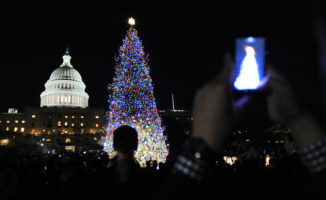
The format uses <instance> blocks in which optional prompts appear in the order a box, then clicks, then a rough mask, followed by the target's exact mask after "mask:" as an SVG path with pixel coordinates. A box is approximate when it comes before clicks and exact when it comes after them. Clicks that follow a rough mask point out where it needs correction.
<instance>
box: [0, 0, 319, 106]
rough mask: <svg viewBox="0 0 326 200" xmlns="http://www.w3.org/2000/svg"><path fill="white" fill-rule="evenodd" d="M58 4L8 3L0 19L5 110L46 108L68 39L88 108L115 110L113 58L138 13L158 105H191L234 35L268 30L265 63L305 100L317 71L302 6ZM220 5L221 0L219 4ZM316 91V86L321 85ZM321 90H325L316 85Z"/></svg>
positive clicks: (305, 10)
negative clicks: (111, 100) (43, 97)
mask: <svg viewBox="0 0 326 200" xmlns="http://www.w3.org/2000/svg"><path fill="white" fill-rule="evenodd" d="M160 2H161V3H158V2H156V1H154V3H151V4H148V3H135V2H134V3H128V2H120V3H112V2H111V3H109V4H108V5H96V6H94V5H74V6H68V5H65V4H60V5H57V6H51V5H49V6H41V7H36V6H35V7H33V6H31V7H28V8H27V7H20V8H17V7H8V8H7V9H6V8H2V9H3V10H2V12H1V18H0V49H1V52H0V69H1V78H0V92H1V93H0V94H1V104H0V112H6V111H7V109H8V108H9V107H16V108H19V109H20V111H21V112H22V111H23V110H22V109H23V108H25V106H39V104H40V94H41V92H42V91H44V84H45V83H46V81H47V80H48V79H49V77H50V74H51V73H52V72H53V70H55V69H56V68H57V67H59V66H60V64H61V63H62V55H63V54H64V52H65V48H66V45H69V47H70V55H71V56H72V60H71V63H72V65H73V66H74V68H75V69H77V70H78V71H79V73H80V74H81V76H82V78H83V81H84V82H85V84H86V92H87V93H88V94H89V96H90V99H89V106H91V107H104V108H105V109H107V107H108V103H107V100H108V91H107V86H108V84H109V83H111V82H112V78H113V74H114V56H115V54H116V53H117V52H118V49H119V47H120V45H121V44H122V40H123V38H124V37H125V35H126V32H127V30H128V28H129V25H128V24H127V20H128V18H129V17H133V18H135V19H136V26H135V28H136V29H137V30H138V34H139V37H140V38H141V40H142V42H143V45H144V48H145V52H146V53H148V54H149V59H150V61H149V64H150V69H151V72H150V75H151V77H152V79H153V83H154V95H155V98H156V103H157V106H158V109H160V110H161V109H171V108H172V105H171V94H172V93H173V94H174V97H175V107H176V109H191V107H192V101H193V98H194V95H195V92H196V90H197V89H199V88H200V87H201V86H203V84H204V83H205V82H206V81H208V80H210V79H211V78H213V76H214V75H216V74H217V73H218V72H219V70H220V69H221V65H222V63H223V55H224V53H226V52H231V53H233V49H234V39H235V37H237V36H248V35H254V36H264V37H266V40H267V41H266V49H267V51H268V54H267V55H266V61H267V62H270V63H272V64H274V65H275V66H276V67H277V68H278V69H280V71H281V72H282V73H284V74H285V76H286V77H288V78H289V80H291V81H293V82H294V84H296V85H297V87H296V88H297V89H298V90H299V92H300V93H301V94H303V96H305V97H306V98H307V99H311V98H313V97H315V96H311V97H309V98H308V97H307V96H309V95H315V94H312V93H313V92H314V91H313V90H311V89H310V88H311V86H313V87H314V86H316V85H317V83H316V82H313V81H315V80H316V79H317V78H316V72H317V69H318V68H317V58H316V56H315V53H316V44H315V39H314V36H313V34H312V32H313V28H312V23H311V22H312V17H311V8H310V7H309V6H307V5H306V3H305V1H299V2H297V4H295V5H294V4H289V5H287V4H284V3H282V2H284V1H280V2H276V1H273V2H274V3H273V4H269V5H262V4H249V3H242V4H238V3H234V2H232V1H231V3H229V4H223V5H216V4H214V3H211V2H210V1H197V2H195V3H189V2H188V3H187V4H182V3H175V2H173V1H171V2H169V1H160ZM212 2H216V1H212ZM317 88H318V87H317ZM317 90H318V89H317Z"/></svg>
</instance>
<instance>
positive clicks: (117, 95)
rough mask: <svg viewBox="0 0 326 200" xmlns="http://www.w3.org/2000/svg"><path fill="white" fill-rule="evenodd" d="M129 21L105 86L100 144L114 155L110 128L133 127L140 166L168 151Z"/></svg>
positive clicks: (145, 59)
mask: <svg viewBox="0 0 326 200" xmlns="http://www.w3.org/2000/svg"><path fill="white" fill-rule="evenodd" d="M129 23H130V24H131V26H130V28H129V30H128V31H127V35H126V37H125V38H124V40H123V44H122V46H121V47H120V49H119V54H118V55H116V57H115V76H114V78H113V82H112V83H111V84H110V85H109V86H108V89H109V92H110V95H109V101H108V102H109V111H108V113H107V120H108V123H107V126H106V138H105V142H104V143H103V146H104V150H105V151H106V152H107V153H108V154H109V157H110V158H112V157H114V156H115V155H116V152H115V151H114V149H113V145H112V141H113V131H114V130H115V129H116V128H118V127H120V126H122V125H129V126H131V127H134V128H135V129H136V130H137V132H138V149H137V152H135V158H136V159H137V161H138V162H139V163H140V165H141V166H142V167H144V166H145V165H146V161H155V160H156V161H157V163H160V162H161V163H164V162H165V160H166V156H167V154H168V151H167V148H166V142H165V141H166V137H165V136H164V135H163V131H164V128H163V127H162V125H161V118H160V116H159V115H158V112H157V107H156V103H155V98H154V93H153V86H152V79H151V77H150V74H149V65H148V61H149V59H148V54H147V55H145V52H144V47H143V45H142V42H141V40H140V39H139V37H138V34H137V30H136V29H135V28H134V27H133V25H134V24H135V21H134V19H132V18H130V19H129Z"/></svg>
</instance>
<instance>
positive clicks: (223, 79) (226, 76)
mask: <svg viewBox="0 0 326 200" xmlns="http://www.w3.org/2000/svg"><path fill="white" fill-rule="evenodd" d="M232 70H233V61H232V56H231V54H230V53H226V54H225V55H224V64H223V69H222V71H221V73H219V74H218V75H217V76H216V77H215V78H214V79H213V80H212V81H211V82H210V83H209V84H210V85H215V84H218V83H223V84H228V85H229V84H230V79H231V72H232Z"/></svg>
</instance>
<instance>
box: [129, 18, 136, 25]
mask: <svg viewBox="0 0 326 200" xmlns="http://www.w3.org/2000/svg"><path fill="white" fill-rule="evenodd" d="M128 23H129V24H130V25H131V26H133V25H135V23H136V22H135V19H134V18H132V17H130V18H129V20H128Z"/></svg>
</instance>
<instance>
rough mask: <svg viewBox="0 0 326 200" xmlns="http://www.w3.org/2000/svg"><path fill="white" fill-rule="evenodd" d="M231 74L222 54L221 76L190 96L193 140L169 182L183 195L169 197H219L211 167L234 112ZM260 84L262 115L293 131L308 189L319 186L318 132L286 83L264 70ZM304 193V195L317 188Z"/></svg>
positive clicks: (322, 174)
mask: <svg viewBox="0 0 326 200" xmlns="http://www.w3.org/2000/svg"><path fill="white" fill-rule="evenodd" d="M232 71H233V62H232V58H231V55H230V54H226V56H225V59H224V67H223V70H222V72H221V73H220V74H219V75H217V76H216V77H215V78H214V79H213V80H211V81H209V82H208V83H206V84H205V85H204V86H203V88H201V89H199V90H198V91H197V93H196V96H195V99H194V108H193V109H194V110H193V112H194V122H193V134H192V137H191V138H190V139H189V140H188V141H187V142H185V144H184V147H183V152H182V153H181V154H180V156H179V157H178V159H177V161H176V163H175V166H174V169H173V171H172V172H173V174H174V179H172V180H173V181H172V182H173V183H174V184H175V185H179V186H180V185H184V186H185V187H186V188H188V189H186V190H179V189H180V187H181V186H180V187H179V189H178V190H176V191H174V192H177V191H179V192H181V191H188V193H189V191H191V192H190V193H191V194H189V196H191V195H193V194H196V193H197V194H201V195H204V194H206V195H207V196H210V195H214V194H217V195H219V194H220V192H221V191H223V188H220V190H217V188H218V187H219V186H217V185H216V184H220V183H223V180H224V179H223V178H222V177H223V175H221V176H220V174H218V173H216V171H215V168H214V166H215V160H216V155H217V154H218V153H221V151H222V150H223V147H224V143H225V142H226V139H227V137H228V133H229V130H230V129H231V128H232V125H233V123H234V121H235V112H236V110H237V106H235V105H238V104H234V103H233V99H232V95H231V94H232V83H231V82H232V81H231V80H232V79H231V77H232ZM262 82H263V83H262V84H261V86H260V87H259V88H257V90H259V91H265V90H269V92H268V93H266V100H267V111H268V115H269V117H270V118H271V119H272V120H273V121H274V122H277V123H282V124H284V125H286V126H287V127H289V128H290V129H291V130H293V133H294V138H295V140H296V143H297V145H298V153H299V155H300V159H301V160H302V162H303V163H304V165H305V166H306V167H307V168H308V169H309V171H310V173H311V180H312V182H314V184H311V186H312V185H313V186H320V185H325V182H326V181H325V180H326V151H325V149H326V136H325V132H324V130H323V129H322V128H321V126H320V125H319V124H318V123H317V121H316V120H315V119H314V117H313V116H312V115H311V114H310V113H309V112H308V111H307V110H305V109H304V108H303V107H302V105H301V104H300V103H299V101H298V98H297V96H296V94H295V93H294V90H293V89H292V86H291V85H290V84H289V82H288V81H287V80H286V79H285V78H284V77H283V76H282V75H281V74H280V73H278V72H277V71H276V70H275V69H274V68H273V67H272V66H268V67H267V69H266V77H265V78H264V80H263V81H262ZM242 102H244V101H242ZM169 182H171V181H169ZM172 185H173V184H172ZM172 185H171V186H172ZM220 185H221V184H220ZM222 185H223V184H222ZM307 185H308V184H307ZM209 186H210V187H209ZM307 187H308V188H306V189H307V190H308V191H313V190H315V189H314V188H318V187H309V186H307ZM170 188H171V187H170ZM189 188H193V190H192V189H189ZM195 188H197V189H195ZM214 191H218V192H216V193H215V192H214ZM298 192H300V191H298ZM181 193H182V192H181ZM255 194H256V195H257V194H258V193H252V195H253V196H254V195H255ZM314 194H316V193H314ZM183 195H184V193H183ZM239 195H240V196H241V194H239ZM258 196H259V197H261V196H260V195H258Z"/></svg>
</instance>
